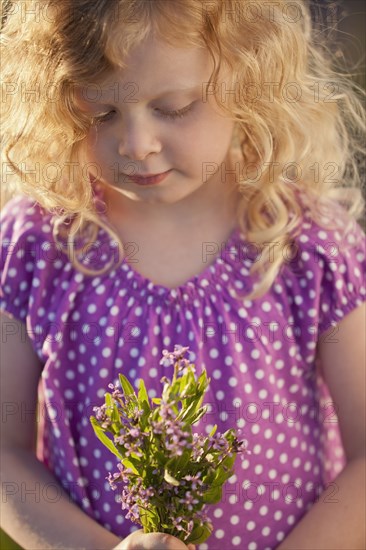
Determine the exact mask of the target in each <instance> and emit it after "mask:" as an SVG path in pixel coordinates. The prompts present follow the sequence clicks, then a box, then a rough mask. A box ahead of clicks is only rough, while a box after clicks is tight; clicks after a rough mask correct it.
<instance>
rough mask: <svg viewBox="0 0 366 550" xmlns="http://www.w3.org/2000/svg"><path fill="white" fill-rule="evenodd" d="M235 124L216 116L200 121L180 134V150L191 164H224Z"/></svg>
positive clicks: (178, 143)
mask: <svg viewBox="0 0 366 550" xmlns="http://www.w3.org/2000/svg"><path fill="white" fill-rule="evenodd" d="M233 131H234V122H233V121H231V120H229V119H225V118H224V117H221V116H220V115H214V116H210V117H205V119H203V120H198V121H197V122H195V123H194V124H193V125H192V126H189V127H187V129H186V130H184V129H183V131H181V132H179V133H178V142H177V145H178V148H177V149H178V150H179V149H180V150H181V151H182V154H183V155H184V156H185V157H186V158H187V159H188V161H189V162H190V163H192V161H194V160H196V161H197V162H200V163H202V162H218V163H220V162H222V161H223V160H224V158H225V156H226V154H227V151H228V149H229V147H230V144H231V141H232V136H233Z"/></svg>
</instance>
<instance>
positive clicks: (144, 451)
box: [90, 346, 246, 544]
mask: <svg viewBox="0 0 366 550" xmlns="http://www.w3.org/2000/svg"><path fill="white" fill-rule="evenodd" d="M188 349H189V348H188V347H182V346H175V349H174V351H173V352H169V351H167V350H164V351H163V358H162V360H161V361H160V364H163V365H165V366H171V365H174V373H173V378H172V379H171V380H170V379H168V378H167V377H163V378H162V380H161V382H162V383H163V392H162V396H161V397H159V398H152V399H151V400H149V397H148V394H147V391H146V388H145V384H144V382H143V380H142V379H140V382H139V389H138V392H137V394H136V393H135V391H134V389H133V387H132V385H131V384H130V382H129V381H128V380H127V378H126V377H125V376H123V375H120V376H119V380H120V386H121V387H120V388H119V387H117V386H115V385H113V384H109V388H110V389H111V390H112V391H111V393H106V394H105V403H104V404H103V405H102V406H101V407H94V409H93V410H94V412H95V417H94V416H92V417H91V418H90V420H91V423H92V426H93V428H94V431H95V433H96V435H97V436H98V438H99V439H100V440H101V442H102V443H103V444H104V445H105V446H106V447H107V448H108V449H109V450H110V451H111V452H112V453H114V454H115V455H116V456H117V457H118V459H119V464H118V472H116V473H114V474H111V473H110V474H109V476H108V478H107V479H108V480H109V483H110V485H111V487H112V489H116V488H117V483H119V482H122V484H123V487H122V491H121V501H122V508H123V509H127V510H128V512H127V514H126V518H128V519H130V520H131V521H133V522H135V523H138V524H139V525H141V526H142V527H143V529H144V532H145V533H151V532H163V533H169V534H171V535H173V536H175V537H177V538H179V539H180V540H183V541H184V542H185V543H186V544H189V543H193V544H197V543H200V542H203V541H205V540H206V539H207V538H208V537H209V535H210V534H211V532H212V524H211V523H210V521H209V519H208V517H207V516H206V513H205V510H204V509H205V506H206V505H207V504H214V503H217V502H219V501H220V500H221V496H222V487H223V484H224V483H225V481H226V480H227V479H228V478H229V477H230V476H231V475H232V473H233V468H234V462H235V459H236V455H237V453H239V452H245V451H246V445H245V441H239V440H238V438H237V435H236V433H235V430H234V429H230V430H228V431H226V432H225V433H223V434H220V433H217V431H216V428H217V427H216V426H215V427H214V428H213V429H212V431H211V433H210V434H209V435H199V434H196V433H192V425H193V424H194V423H195V422H197V421H198V420H199V419H200V418H201V417H203V416H204V415H205V414H206V412H207V407H202V402H203V398H204V394H205V392H206V390H207V388H208V384H209V379H208V378H207V373H206V371H205V370H204V369H202V372H201V374H200V376H199V377H198V378H196V375H195V366H194V365H193V364H192V363H190V362H189V361H188V360H187V359H185V358H184V355H185V353H186V352H187V351H188ZM106 434H109V437H108V436H107V435H106Z"/></svg>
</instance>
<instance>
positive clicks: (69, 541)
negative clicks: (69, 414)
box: [0, 314, 120, 550]
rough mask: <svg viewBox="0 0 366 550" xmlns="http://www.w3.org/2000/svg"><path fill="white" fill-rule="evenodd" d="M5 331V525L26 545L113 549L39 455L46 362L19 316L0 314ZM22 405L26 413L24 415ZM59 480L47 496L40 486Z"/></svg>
mask: <svg viewBox="0 0 366 550" xmlns="http://www.w3.org/2000/svg"><path fill="white" fill-rule="evenodd" d="M1 334H2V354H1V374H0V377H1V402H2V429H1V478H2V479H1V489H2V497H1V525H2V527H3V528H4V530H5V531H6V532H7V533H8V534H9V535H10V536H11V537H12V538H13V539H14V540H15V541H16V542H17V543H18V544H20V545H21V546H23V547H24V548H32V549H37V548H38V549H42V550H44V549H46V548H62V549H66V548H69V549H71V548H72V549H79V548H80V549H81V548H83V549H86V548H88V549H89V548H90V549H94V550H95V549H97V548H98V549H104V548H105V549H108V548H113V547H114V546H115V545H117V544H118V543H119V542H120V539H119V538H118V537H116V536H115V535H113V534H111V533H110V532H109V531H107V530H106V529H104V528H103V527H101V526H100V525H99V524H98V523H96V522H95V521H93V520H92V519H91V518H89V517H88V516H87V515H86V514H85V513H84V512H83V511H82V510H81V509H80V508H78V507H77V506H76V505H75V504H74V503H72V502H71V500H70V498H69V496H68V495H67V494H66V493H65V492H64V491H63V489H62V488H61V486H60V485H58V482H57V481H56V480H55V478H54V477H53V476H52V475H51V474H50V473H49V471H48V470H47V469H46V468H45V467H44V466H43V464H41V463H40V462H39V461H38V460H37V458H36V456H35V453H34V437H35V425H36V418H35V414H32V413H31V411H33V412H34V413H35V412H36V407H37V387H38V381H39V377H40V374H41V368H42V367H41V364H40V362H39V360H38V357H37V356H36V354H35V352H34V351H33V349H32V346H31V343H30V341H29V339H28V337H27V336H26V331H25V327H24V326H23V325H22V324H21V323H20V322H19V321H16V320H15V319H13V318H11V317H9V316H8V315H5V314H4V315H3V314H2V315H1ZM21 404H22V406H23V409H22V410H23V411H26V414H21V412H20V410H21V409H20V405H21ZM48 484H51V485H48ZM55 485H57V486H58V490H57V495H58V497H59V498H54V502H52V499H51V497H50V499H47V501H46V500H45V499H44V498H43V497H42V488H43V487H47V486H48V487H55ZM53 493H54V491H53Z"/></svg>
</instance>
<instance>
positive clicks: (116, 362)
mask: <svg viewBox="0 0 366 550" xmlns="http://www.w3.org/2000/svg"><path fill="white" fill-rule="evenodd" d="M307 6H308V3H303V2H300V1H297V2H287V1H285V0H277V1H276V2H274V3H271V2H264V1H262V0H253V1H251V2H245V1H241V2H237V1H234V0H232V1H231V0H228V1H225V2H222V1H220V0H210V1H207V2H206V1H201V0H199V1H198V0H176V1H170V2H167V1H166V0H164V1H160V0H154V1H146V0H116V1H113V0H73V1H71V0H64V1H63V2H57V1H56V0H44V1H43V2H33V1H31V0H26V1H23V2H19V3H17V2H12V3H11V4H10V5H9V6H8V13H7V14H6V21H5V24H4V40H3V52H2V56H3V57H2V58H3V71H4V87H3V92H4V97H3V102H2V105H3V107H4V110H5V113H4V126H3V150H4V155H5V159H4V163H3V170H4V179H5V180H6V181H8V180H9V182H10V181H12V182H15V184H14V185H15V188H16V190H17V191H18V192H19V196H17V197H16V198H13V199H12V200H11V201H10V202H8V203H7V204H6V206H5V208H4V211H3V221H2V230H3V244H4V254H3V275H2V278H3V279H2V282H3V286H2V308H3V310H4V313H3V328H2V331H3V332H2V335H3V337H2V339H3V344H4V350H5V351H4V360H3V362H2V373H1V380H2V391H3V401H4V409H3V410H4V413H3V430H2V431H3V447H2V448H3V450H2V466H3V472H4V473H3V475H4V481H3V497H2V502H3V507H4V511H3V513H2V518H3V526H4V529H5V530H6V531H7V532H9V534H10V535H11V536H12V537H13V538H14V539H16V540H17V541H18V542H19V543H20V544H21V545H22V546H24V547H25V548H73V549H74V548H88V549H89V548H93V549H95V548H98V549H99V548H101V549H102V548H103V549H104V548H105V549H107V548H125V549H134V548H150V549H151V548H159V550H160V549H164V548H173V549H179V548H182V549H183V548H186V545H185V544H184V543H183V542H180V541H178V540H177V539H175V538H174V537H170V536H166V535H164V534H160V533H156V534H150V535H144V534H142V532H141V531H140V530H137V531H136V530H135V531H134V529H136V526H133V525H132V524H130V523H129V521H128V520H127V519H125V517H124V515H123V512H122V511H121V510H120V505H118V504H116V497H115V494H114V493H113V492H111V491H110V490H109V486H108V483H107V482H106V477H107V475H108V473H109V472H113V471H115V470H116V464H115V463H114V462H113V460H112V459H111V456H110V454H109V453H108V451H107V450H105V449H104V448H103V447H102V446H101V445H100V444H99V442H98V440H97V439H96V438H95V436H94V434H93V432H92V428H91V427H90V424H89V416H90V414H92V410H93V406H95V405H100V404H101V402H102V399H103V395H104V392H105V391H106V390H107V386H108V383H109V382H111V381H112V382H114V381H115V380H116V379H117V377H118V373H120V372H124V373H125V374H126V375H127V376H128V377H129V378H130V379H131V380H132V381H133V382H134V383H135V384H137V383H138V379H139V378H140V377H143V378H144V379H145V382H146V385H147V387H148V388H149V394H150V396H151V397H153V396H154V395H157V394H159V393H160V392H161V384H160V379H161V377H162V376H163V375H165V374H167V371H166V368H167V367H164V365H163V364H159V359H160V357H161V352H162V350H163V349H165V348H168V349H173V347H174V344H181V345H187V346H189V348H190V360H192V361H195V362H196V364H197V365H199V366H200V365H202V366H205V367H206V368H207V370H208V372H209V375H210V378H211V384H210V390H209V393H208V394H207V396H206V403H208V404H209V405H210V410H209V413H208V414H207V416H206V417H205V418H204V419H202V420H201V422H200V424H199V425H198V426H197V430H198V431H207V432H209V431H210V430H211V427H212V425H213V424H217V425H218V429H219V430H226V429H228V428H229V427H233V426H235V427H237V428H238V429H241V431H242V435H243V436H244V437H245V438H246V439H247V440H248V442H249V448H250V450H251V454H250V455H248V456H247V457H246V458H245V460H244V461H242V462H241V461H240V460H238V461H237V466H236V471H235V475H233V476H232V478H231V479H230V482H229V483H228V484H227V485H226V487H225V490H224V492H223V498H222V501H221V502H220V503H219V504H217V505H215V506H212V507H211V508H210V509H208V513H209V515H210V518H211V519H212V523H213V534H212V535H211V537H210V538H209V539H208V540H207V542H206V543H204V544H200V545H199V548H200V549H201V550H204V549H209V550H216V549H219V548H225V549H234V548H245V549H248V550H269V549H273V548H278V549H281V550H285V549H290V548H292V549H293V548H296V549H301V548H307V549H308V548H317V549H318V548H322V549H329V548H333V549H334V548H343V549H346V548H352V549H356V548H363V547H364V544H365V540H364V534H363V527H362V525H363V521H362V519H363V517H364V515H363V511H364V510H363V506H364V501H363V497H362V492H361V491H359V487H360V485H361V484H362V483H363V473H364V465H365V461H364V452H365V447H364V444H363V441H364V426H363V422H364V418H365V416H364V414H363V413H364V406H365V405H364V392H363V381H364V379H363V373H362V365H363V364H364V356H363V353H364V346H363V337H364V328H363V322H364V309H363V306H362V305H361V304H362V302H363V300H364V296H365V287H364V285H363V277H362V269H363V262H364V261H365V254H364V237H363V234H362V231H361V230H360V228H359V226H358V225H357V224H356V223H355V221H354V219H355V218H357V216H359V215H360V213H361V211H362V200H361V194H360V191H359V183H360V181H359V180H360V178H359V176H358V172H357V156H358V155H359V154H360V152H362V128H363V126H362V125H363V113H362V108H361V103H360V101H359V99H358V98H357V94H356V91H355V90H353V89H352V86H351V84H349V83H348V82H347V81H346V80H345V79H344V78H343V77H341V76H339V75H338V74H336V73H335V72H334V71H333V70H332V68H331V67H332V65H331V62H330V61H329V59H328V57H327V55H326V54H325V51H324V50H323V49H322V48H321V47H320V46H317V47H315V41H316V39H318V38H319V37H317V36H316V34H315V32H314V30H313V29H312V27H311V22H310V21H311V18H310V13H309V9H308V7H307ZM38 386H39V390H40V400H39V405H38V406H37V387H38ZM329 392H330V393H329ZM35 422H37V435H38V445H37V455H35V453H34V451H33V435H34V425H35ZM340 437H341V439H340ZM341 442H342V443H341Z"/></svg>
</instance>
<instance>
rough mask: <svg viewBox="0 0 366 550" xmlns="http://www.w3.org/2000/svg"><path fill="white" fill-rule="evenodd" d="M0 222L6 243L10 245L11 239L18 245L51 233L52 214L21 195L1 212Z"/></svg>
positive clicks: (8, 203)
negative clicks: (30, 237) (31, 237)
mask: <svg viewBox="0 0 366 550" xmlns="http://www.w3.org/2000/svg"><path fill="white" fill-rule="evenodd" d="M0 220H1V235H2V238H3V239H4V240H5V243H9V239H11V242H12V243H13V244H14V243H15V242H17V243H18V242H21V241H24V239H27V238H28V237H29V236H30V235H32V236H33V240H34V238H41V237H42V236H45V237H46V236H47V235H49V234H50V233H51V214H47V213H46V212H45V211H44V210H43V209H42V208H41V206H40V205H39V204H37V203H36V202H34V201H33V200H32V199H30V198H29V197H26V196H22V195H19V196H16V197H14V198H12V199H11V200H10V201H8V202H7V203H6V204H5V206H4V208H3V209H2V210H1V213H0ZM31 240H32V239H31ZM3 242H4V241H3Z"/></svg>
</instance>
